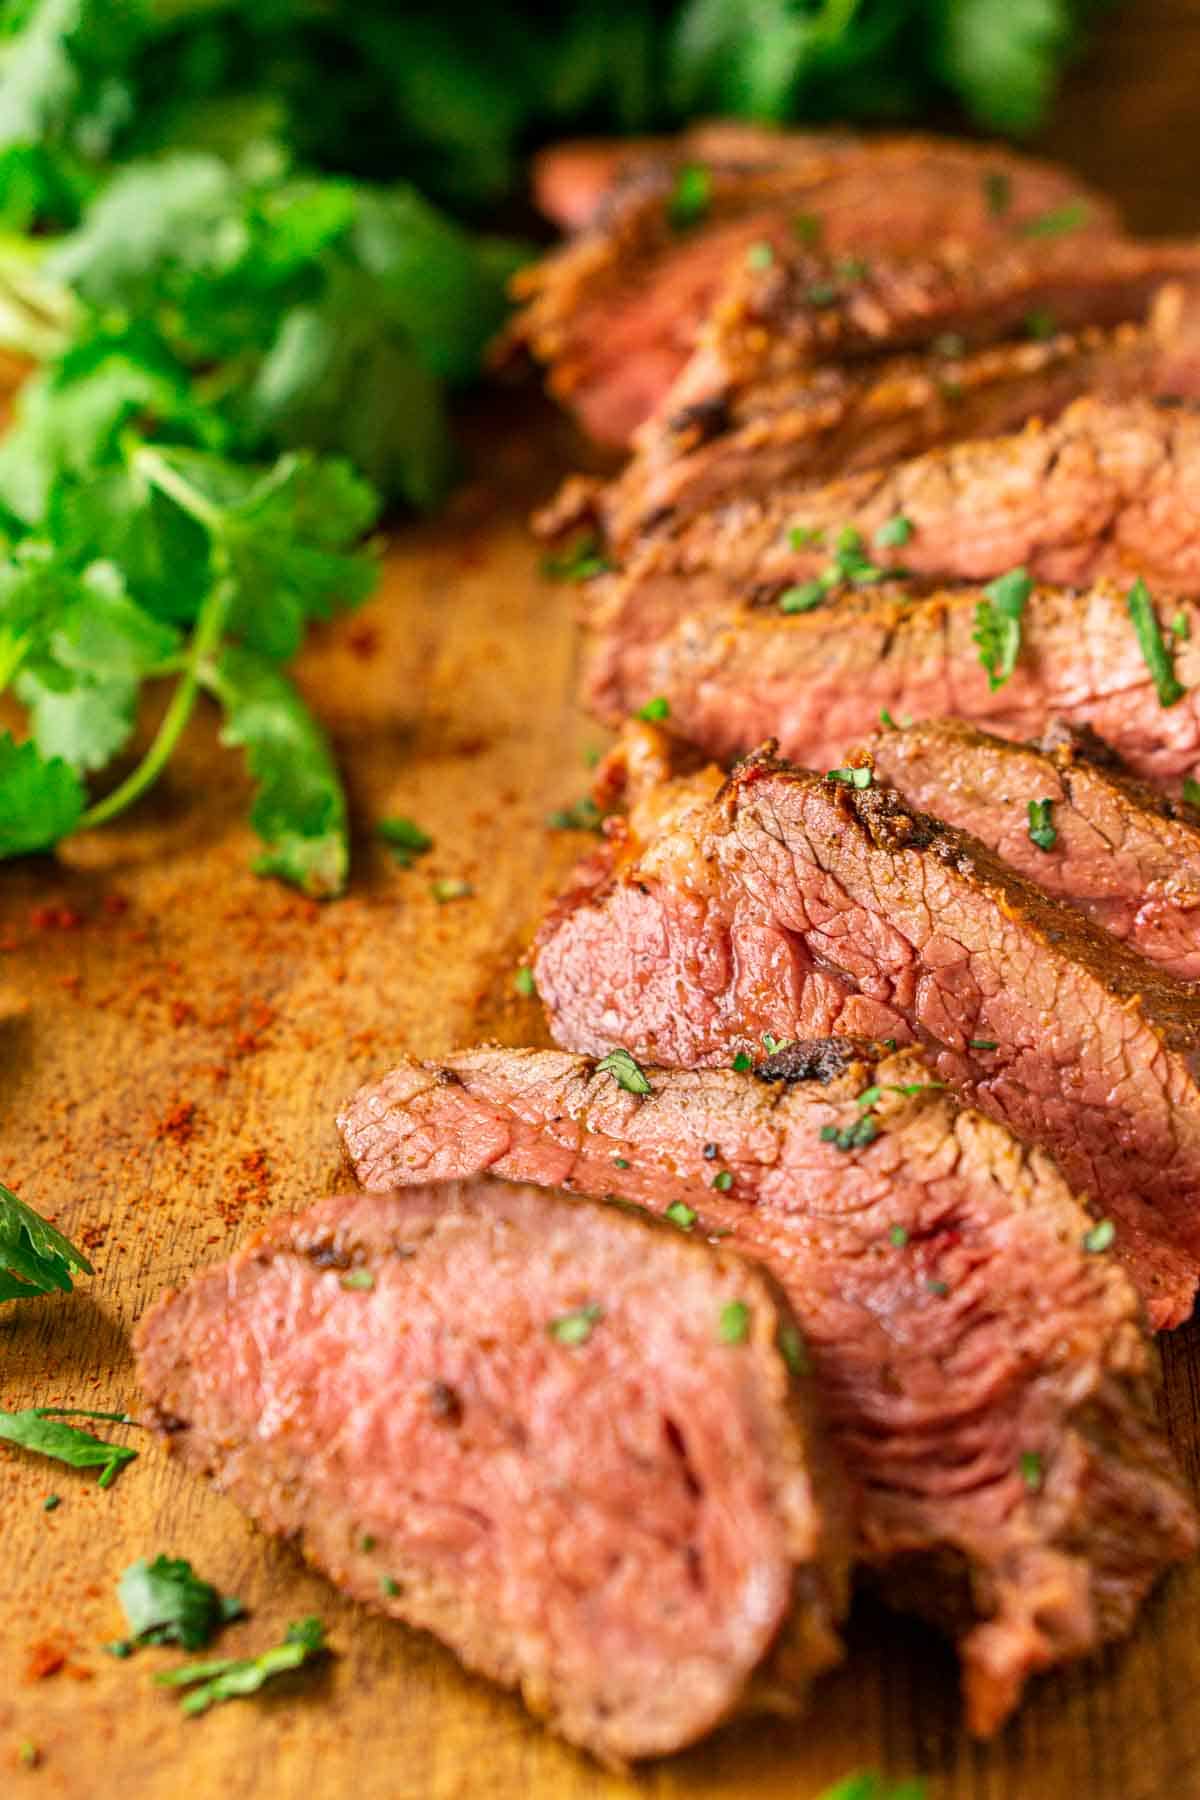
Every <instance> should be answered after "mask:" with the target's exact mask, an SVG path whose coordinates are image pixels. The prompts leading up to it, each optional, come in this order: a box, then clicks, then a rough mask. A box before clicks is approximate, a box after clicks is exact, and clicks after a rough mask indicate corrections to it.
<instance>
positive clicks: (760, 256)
mask: <svg viewBox="0 0 1200 1800" xmlns="http://www.w3.org/2000/svg"><path fill="white" fill-rule="evenodd" d="M774 261H775V251H774V248H773V247H772V246H771V245H770V244H768V243H767V242H765V240H764V241H763V242H762V243H759V244H751V246H750V248H749V249H748V250H747V252H746V267H747V268H748V269H769V268H770V267H771V264H772V263H773V262H774Z"/></svg>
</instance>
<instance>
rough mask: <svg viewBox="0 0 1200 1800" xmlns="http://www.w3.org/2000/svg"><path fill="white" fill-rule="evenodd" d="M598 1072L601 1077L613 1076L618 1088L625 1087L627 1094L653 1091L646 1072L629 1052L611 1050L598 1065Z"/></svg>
mask: <svg viewBox="0 0 1200 1800" xmlns="http://www.w3.org/2000/svg"><path fill="white" fill-rule="evenodd" d="M596 1071H597V1073H598V1074H601V1075H611V1076H612V1078H613V1080H614V1081H615V1082H616V1084H617V1086H618V1087H623V1088H624V1089H625V1092H626V1093H627V1094H648V1093H650V1091H651V1089H650V1083H649V1081H648V1080H647V1078H646V1075H645V1073H644V1071H643V1070H642V1068H641V1066H640V1064H638V1063H637V1062H635V1061H634V1059H633V1057H632V1056H630V1054H629V1052H628V1050H610V1051H609V1053H608V1055H607V1056H604V1057H601V1059H600V1061H599V1062H598V1063H597V1064H596Z"/></svg>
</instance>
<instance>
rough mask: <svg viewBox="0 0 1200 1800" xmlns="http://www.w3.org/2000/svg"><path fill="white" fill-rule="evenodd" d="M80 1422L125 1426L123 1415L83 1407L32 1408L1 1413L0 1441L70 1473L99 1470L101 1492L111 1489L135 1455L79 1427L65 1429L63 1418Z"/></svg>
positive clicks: (72, 1426) (70, 1426) (124, 1447)
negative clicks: (46, 1458)
mask: <svg viewBox="0 0 1200 1800" xmlns="http://www.w3.org/2000/svg"><path fill="white" fill-rule="evenodd" d="M63 1414H66V1415H67V1416H69V1417H71V1418H82V1419H108V1420H111V1421H112V1422H113V1423H115V1424H128V1423H129V1422H130V1421H129V1420H128V1418H127V1416H126V1415H125V1414H124V1413H106V1412H91V1411H89V1410H88V1409H87V1408H86V1407H73V1406H34V1407H30V1408H28V1409H27V1410H26V1411H25V1412H0V1439H4V1440H6V1441H7V1442H8V1443H10V1444H17V1445H19V1446H20V1448H21V1449H22V1450H33V1451H36V1452H37V1454H38V1455H39V1456H50V1457H53V1458H54V1460H55V1461H56V1462H61V1463H66V1464H67V1465H68V1467H69V1468H72V1469H99V1471H100V1481H99V1485H100V1486H101V1487H102V1488H106V1487H111V1486H112V1484H113V1482H114V1481H115V1480H116V1478H117V1476H118V1475H119V1474H120V1472H121V1470H122V1469H123V1468H124V1466H125V1464H126V1463H127V1462H132V1461H133V1460H134V1458H135V1457H136V1455H137V1451H136V1450H130V1449H128V1448H127V1447H126V1446H125V1445H123V1444H107V1443H105V1442H104V1441H103V1439H102V1438H98V1437H93V1436H92V1433H91V1432H90V1431H81V1430H80V1429H79V1427H78V1426H75V1425H64V1424H63V1423H62V1415H63Z"/></svg>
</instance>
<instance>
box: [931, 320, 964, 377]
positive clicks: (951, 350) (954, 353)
mask: <svg viewBox="0 0 1200 1800" xmlns="http://www.w3.org/2000/svg"><path fill="white" fill-rule="evenodd" d="M930 348H931V349H932V351H933V353H934V355H935V356H943V357H945V358H946V360H947V361H949V360H950V359H951V358H953V357H958V356H965V355H966V353H967V340H966V338H965V337H963V335H962V333H961V332H959V331H940V332H939V333H938V335H937V337H935V338H934V340H933V343H932V345H931V346H930ZM948 385H951V386H953V385H954V384H953V383H950V384H948ZM959 391H960V392H961V389H960V390H959Z"/></svg>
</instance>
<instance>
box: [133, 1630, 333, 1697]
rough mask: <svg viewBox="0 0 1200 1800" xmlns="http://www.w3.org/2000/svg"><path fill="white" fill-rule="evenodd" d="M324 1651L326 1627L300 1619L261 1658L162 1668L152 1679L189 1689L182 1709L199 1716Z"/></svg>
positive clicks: (170, 1685) (298, 1666)
mask: <svg viewBox="0 0 1200 1800" xmlns="http://www.w3.org/2000/svg"><path fill="white" fill-rule="evenodd" d="M325 1648H326V1645H325V1627H324V1626H323V1625H322V1623H321V1621H320V1620H319V1619H301V1620H300V1621H299V1622H298V1623H296V1624H292V1625H289V1626H288V1628H287V1635H286V1637H285V1638H284V1640H283V1642H282V1644H276V1645H275V1647H274V1648H273V1649H271V1650H264V1651H263V1653H262V1655H261V1656H253V1657H244V1658H220V1659H217V1660H215V1661H212V1662H198V1663H187V1664H185V1665H184V1667H183V1668H182V1669H163V1670H162V1671H161V1672H160V1673H159V1674H157V1675H156V1676H155V1677H154V1679H155V1681H157V1682H158V1683H159V1685H160V1686H161V1687H190V1688H192V1689H193V1692H192V1693H190V1694H187V1695H185V1696H184V1699H183V1701H182V1710H183V1711H184V1712H185V1713H202V1712H207V1711H208V1709H209V1707H210V1706H217V1705H219V1704H220V1703H221V1702H222V1701H223V1700H240V1699H242V1698H243V1697H244V1696H245V1695H247V1694H257V1693H258V1691H259V1689H260V1688H261V1687H262V1686H263V1685H264V1683H266V1682H267V1681H269V1680H270V1679H271V1677H272V1676H274V1675H282V1674H284V1673H285V1672H286V1671H287V1670H289V1669H299V1668H300V1667H301V1666H302V1665H303V1664H304V1663H307V1662H311V1661H313V1659H314V1658H315V1657H318V1656H321V1655H323V1654H324V1652H325ZM197 1683H199V1684H200V1685H198V1686H197V1685H196V1684H197Z"/></svg>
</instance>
